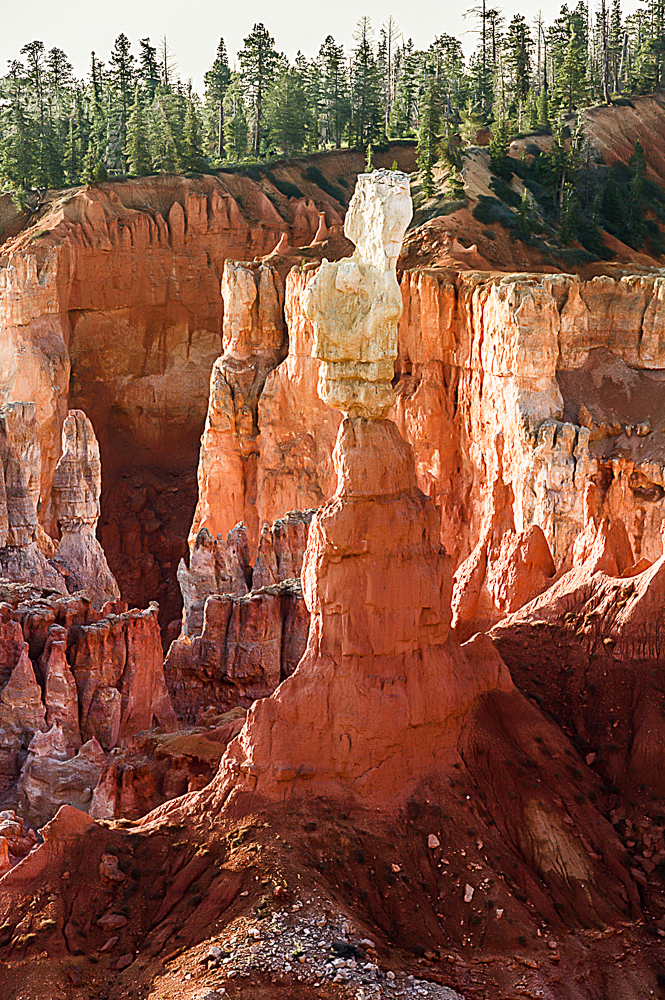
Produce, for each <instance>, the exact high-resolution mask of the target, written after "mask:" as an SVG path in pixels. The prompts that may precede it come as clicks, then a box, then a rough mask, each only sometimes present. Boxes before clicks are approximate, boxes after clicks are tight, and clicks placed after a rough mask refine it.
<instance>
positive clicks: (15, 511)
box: [0, 402, 66, 592]
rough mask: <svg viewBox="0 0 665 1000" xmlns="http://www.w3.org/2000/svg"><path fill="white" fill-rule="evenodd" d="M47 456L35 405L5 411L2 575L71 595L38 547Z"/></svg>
mask: <svg viewBox="0 0 665 1000" xmlns="http://www.w3.org/2000/svg"><path fill="white" fill-rule="evenodd" d="M40 474H41V454H40V448H39V441H38V439H37V424H36V417H35V404H34V403H24V402H17V403H5V405H4V406H2V407H0V575H2V576H4V577H6V578H7V579H10V580H15V581H16V582H20V583H30V584H35V585H36V586H38V587H51V588H53V589H54V590H59V591H61V592H66V588H65V584H64V580H63V577H62V576H61V574H60V573H59V572H58V571H57V570H56V569H55V568H54V567H53V566H52V565H50V564H49V563H48V562H47V559H46V557H45V556H44V554H43V553H42V551H41V549H40V548H39V545H38V540H39V538H40V532H39V525H38V521H37V505H38V503H39V487H40Z"/></svg>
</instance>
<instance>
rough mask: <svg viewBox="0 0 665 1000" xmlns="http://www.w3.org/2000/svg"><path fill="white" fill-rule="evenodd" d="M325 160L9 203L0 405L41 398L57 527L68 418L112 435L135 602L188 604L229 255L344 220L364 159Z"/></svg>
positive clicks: (298, 240) (109, 550) (113, 514)
mask: <svg viewBox="0 0 665 1000" xmlns="http://www.w3.org/2000/svg"><path fill="white" fill-rule="evenodd" d="M414 155H415V154H414V146H413V144H395V145H394V146H391V147H390V148H389V149H388V150H386V151H385V152H384V153H381V154H379V156H378V159H380V160H381V161H382V162H383V161H384V160H386V161H387V162H388V163H390V162H392V159H393V158H397V160H398V161H399V162H400V164H403V165H404V166H405V168H406V169H413V168H414V166H415V161H414ZM313 162H314V161H313ZM315 162H316V170H314V168H313V167H311V168H310V167H308V165H307V164H305V163H302V164H299V163H297V162H294V163H290V164H289V163H287V164H284V165H276V166H275V167H273V168H272V170H264V169H258V168H257V169H256V170H255V171H254V172H253V173H252V176H251V177H250V176H249V174H246V173H244V172H238V173H233V172H230V171H228V172H220V173H219V174H217V175H213V174H211V175H200V176H198V177H196V176H193V177H189V178H185V177H178V176H156V177H148V178H135V179H131V180H130V179H117V180H114V181H110V182H108V183H103V184H99V185H95V186H91V187H86V188H73V189H69V190H65V191H55V192H47V193H46V194H45V195H44V197H43V199H42V203H41V207H39V209H38V210H37V211H36V213H35V214H34V215H33V216H32V218H30V217H28V215H27V214H26V213H23V214H21V213H16V212H15V211H14V210H13V208H12V206H11V205H7V206H4V207H3V212H2V213H0V237H1V238H3V239H4V241H5V242H4V243H2V244H0V329H1V330H2V337H1V338H0V403H3V402H11V401H28V402H34V403H35V410H36V419H37V425H38V434H39V440H40V445H41V452H42V469H41V484H40V501H41V503H40V522H41V523H42V524H43V526H44V527H45V528H46V530H47V531H48V532H50V533H51V534H55V533H56V531H57V529H56V520H55V514H54V511H53V509H52V507H51V501H50V496H51V484H52V480H53V474H54V470H55V466H56V464H57V461H58V458H59V455H60V450H61V445H60V434H61V429H62V424H63V421H64V419H65V417H66V415H67V411H68V409H69V408H70V407H71V408H77V409H81V410H83V411H84V412H85V413H86V414H87V416H88V417H89V419H90V420H91V422H92V425H93V428H94V430H95V432H96V434H97V437H98V439H99V445H100V451H101V459H102V467H103V470H104V478H103V493H102V503H101V508H102V513H101V519H100V529H99V533H100V539H101V541H102V544H103V547H104V550H105V551H106V554H107V556H108V559H109V564H110V567H111V570H112V572H113V573H114V574H115V575H116V577H117V579H118V582H119V585H120V588H121V590H122V593H123V597H124V598H125V599H126V600H127V601H128V602H129V603H130V604H133V605H137V604H142V605H145V603H146V601H147V600H148V599H149V598H155V599H157V600H158V601H159V603H160V620H161V622H162V625H165V624H167V623H168V622H169V621H170V620H172V619H173V618H175V617H177V615H178V614H179V610H180V594H179V589H178V585H177V582H176V578H175V570H176V566H177V563H178V560H179V559H180V557H181V556H182V555H183V554H184V552H185V551H186V542H185V540H186V537H187V532H188V530H189V528H190V525H191V522H192V516H193V511H194V507H195V505H196V454H197V451H198V445H199V440H200V436H201V432H202V430H203V425H204V420H205V414H206V407H207V402H208V391H209V381H210V372H211V369H212V366H213V363H214V361H215V359H216V358H217V357H218V356H219V354H220V352H221V350H222V317H223V303H222V299H221V295H220V282H221V278H222V272H223V267H224V262H225V260H226V259H227V258H231V259H237V260H251V259H253V258H255V257H261V256H263V255H265V254H267V253H270V252H271V251H272V250H274V249H275V247H276V246H277V245H278V244H279V243H280V241H281V240H282V238H283V237H286V238H287V243H290V244H291V245H292V246H306V245H307V244H309V243H311V241H312V240H313V239H315V238H316V237H317V233H318V234H319V235H320V233H321V231H322V230H321V228H320V226H321V221H322V219H323V229H324V230H325V228H326V226H327V227H330V228H331V230H332V231H333V232H334V231H335V228H336V227H338V226H339V225H340V223H341V222H342V219H343V216H344V211H345V200H346V199H348V197H349V196H350V193H351V191H352V189H353V183H354V181H355V176H356V174H357V173H358V171H360V170H362V169H363V162H364V161H363V155H362V153H356V152H355V151H353V150H340V151H331V152H330V153H327V154H324V155H322V156H320V157H316V158H315ZM317 181H319V182H320V183H321V184H322V185H323V187H320V186H319V184H318V183H317ZM287 183H288V184H289V185H290V187H288V188H285V185H286V184H287ZM284 189H286V190H289V191H290V193H291V194H293V193H294V192H298V193H299V195H300V196H296V197H289V196H286V195H284V194H283V193H282V192H283V190H284ZM3 205H4V203H3ZM5 209H6V211H5ZM291 506H294V505H293V504H292V505H291ZM306 506H311V504H309V505H306ZM286 509H288V508H287V507H282V508H281V509H280V510H279V511H278V512H277V513H278V515H279V514H282V513H284V511H285V510H286ZM259 527H260V526H259Z"/></svg>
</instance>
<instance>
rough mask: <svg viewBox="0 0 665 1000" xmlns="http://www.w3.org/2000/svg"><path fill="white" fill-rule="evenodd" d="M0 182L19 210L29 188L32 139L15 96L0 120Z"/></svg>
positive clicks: (29, 127)
mask: <svg viewBox="0 0 665 1000" xmlns="http://www.w3.org/2000/svg"><path fill="white" fill-rule="evenodd" d="M0 123H1V124H2V141H1V143H0V180H1V181H2V185H3V187H8V188H10V189H12V190H13V191H14V193H15V196H16V200H17V201H18V203H19V205H20V206H21V208H22V207H23V205H24V203H25V195H26V193H27V191H28V190H29V189H30V187H31V186H32V174H33V164H34V161H35V145H36V143H35V135H34V131H33V129H32V128H31V123H30V121H29V119H28V117H27V115H26V111H25V107H24V105H23V102H22V100H21V95H20V93H19V92H14V93H13V94H12V96H11V100H10V102H9V103H8V104H7V105H6V107H5V108H4V110H3V113H2V117H1V118H0Z"/></svg>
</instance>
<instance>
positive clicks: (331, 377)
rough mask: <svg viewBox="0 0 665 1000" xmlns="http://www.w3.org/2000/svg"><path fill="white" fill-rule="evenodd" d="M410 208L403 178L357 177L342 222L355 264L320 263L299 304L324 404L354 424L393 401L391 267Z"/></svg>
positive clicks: (395, 301) (395, 312)
mask: <svg viewBox="0 0 665 1000" xmlns="http://www.w3.org/2000/svg"><path fill="white" fill-rule="evenodd" d="M412 215H413V206H412V204H411V195H410V193H409V180H408V177H407V176H406V174H401V173H397V172H395V171H389V170H375V171H374V172H373V173H372V174H362V175H361V176H359V177H358V182H357V184H356V190H355V192H354V195H353V198H352V199H351V203H350V205H349V210H348V212H347V215H346V220H345V223H344V232H345V235H346V236H347V237H348V238H349V239H350V240H351V241H352V242H353V243H355V244H356V252H355V254H354V255H353V257H347V258H342V260H340V261H336V262H335V263H329V262H328V261H324V262H323V263H322V264H321V267H320V268H319V270H318V272H317V274H316V277H315V278H314V280H313V281H312V283H311V284H310V285H309V286H308V288H307V291H306V294H305V297H304V299H303V309H304V312H305V315H306V316H307V317H308V319H310V320H311V321H312V323H313V324H314V331H315V342H314V351H313V353H314V355H315V357H317V358H319V359H320V360H321V361H322V362H323V364H322V365H321V368H320V371H319V387H318V393H319V396H320V398H321V399H322V400H323V402H325V403H327V404H328V405H329V406H334V407H335V408H336V409H338V410H342V412H343V413H346V414H347V415H352V416H359V417H368V418H376V417H385V416H387V414H388V411H389V410H390V408H391V407H392V405H393V403H394V401H395V396H394V393H393V388H392V384H391V382H392V377H393V364H394V361H395V358H396V356H397V320H398V319H399V317H400V314H401V311H402V301H401V297H400V292H399V285H398V283H397V277H396V275H395V265H396V263H397V258H398V256H399V249H400V247H401V245H402V238H403V237H404V233H405V231H406V227H407V226H408V224H409V222H410V221H411V217H412Z"/></svg>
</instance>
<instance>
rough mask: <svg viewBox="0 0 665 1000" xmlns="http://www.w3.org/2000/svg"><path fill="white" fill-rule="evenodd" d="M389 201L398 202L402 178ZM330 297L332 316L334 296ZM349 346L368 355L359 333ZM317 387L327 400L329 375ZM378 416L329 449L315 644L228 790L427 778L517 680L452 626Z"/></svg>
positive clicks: (406, 453) (403, 463)
mask: <svg viewBox="0 0 665 1000" xmlns="http://www.w3.org/2000/svg"><path fill="white" fill-rule="evenodd" d="M398 176H399V175H398ZM361 190H362V185H361ZM406 193H407V197H408V181H406ZM383 195H384V192H383V191H382V190H381V189H379V190H375V191H374V194H373V197H374V199H375V200H376V202H377V206H376V207H377V211H378V208H379V207H380V208H381V212H380V213H379V214H380V215H381V217H382V218H390V206H389V205H388V207H386V206H385V205H383V204H382V198H383ZM370 197H372V195H371V193H370ZM392 197H393V198H395V200H396V202H397V206H398V208H399V206H400V204H401V199H402V197H403V191H402V189H401V187H398V186H396V187H395V190H394V191H393V193H392ZM409 202H410V198H409ZM373 214H374V213H373V212H370V213H369V215H370V218H371V217H372V216H373ZM395 215H396V216H399V217H400V218H402V216H404V217H406V213H405V212H402V213H400V212H399V211H397V210H396V211H395ZM389 228H390V227H389ZM400 239H401V236H400ZM376 240H379V241H381V242H382V243H383V245H384V250H385V255H386V257H387V258H388V260H390V258H392V257H393V256H396V254H393V249H394V243H393V241H392V229H390V231H389V232H388V233H386V232H385V231H384V229H380V230H379V232H378V234H377V233H374V239H373V240H371V241H369V242H368V244H367V245H364V244H361V243H360V241H359V246H358V266H359V268H360V267H365V266H367V267H372V266H373V261H374V260H375V259H376V255H377V252H378V251H377V248H376ZM324 267H325V265H324ZM313 287H315V286H313ZM348 294H349V297H348V299H347V300H346V301H347V303H348V309H349V311H350V318H351V319H354V318H355V317H354V306H355V310H356V311H357V314H358V316H360V317H363V316H365V314H366V312H367V301H366V296H365V294H364V293H363V290H362V289H361V288H360V286H358V287H357V288H356V290H355V292H353V290H351V289H350V290H349V292H348ZM315 300H316V302H317V309H318V310H320V312H318V313H317V319H316V322H317V324H318V335H319V344H318V345H317V349H316V353H317V354H318V355H320V356H327V354H328V346H327V344H328V343H330V344H331V345H332V346H333V348H334V345H335V343H336V340H337V332H338V331H337V330H336V329H333V330H331V329H330V327H329V322H328V320H329V316H327V315H326V312H325V310H326V303H328V299H327V298H326V296H325V295H324V294H323V293H321V294H318V293H317V296H316V299H315ZM328 304H329V309H330V313H331V314H332V315H335V314H336V311H337V304H336V299H335V296H332V297H331V298H330V300H329V303H328ZM352 326H353V323H351V327H352ZM387 328H389V323H388V324H387V325H386V328H384V329H382V330H380V331H377V332H376V338H377V340H381V338H382V336H383V334H385V332H386V329H387ZM366 334H367V335H368V336H370V335H371V330H370V328H367V329H366ZM347 346H348V349H349V353H351V354H355V357H356V358H358V355H361V356H362V355H363V351H364V349H365V348H364V344H362V343H361V342H360V340H359V339H357V340H355V341H353V340H352V339H350V341H349V344H348V345H347ZM390 367H391V369H392V362H391V364H390ZM367 382H369V383H370V384H371V382H372V380H371V379H365V378H358V377H356V378H354V379H350V380H348V382H347V383H346V384H345V386H344V396H345V398H344V405H343V406H341V405H340V401H339V400H336V403H335V405H340V408H343V409H344V410H345V411H348V412H350V413H352V414H355V413H356V403H358V405H360V407H361V409H362V408H363V407H365V405H366V400H367V388H366V384H367ZM319 392H320V395H321V396H322V397H324V398H328V396H329V385H328V384H327V383H326V381H325V380H324V381H322V382H320V383H319ZM370 412H374V413H375V414H376V415H377V417H378V418H379V419H367V418H366V417H364V416H352V417H345V419H344V421H343V423H342V425H341V427H340V430H339V434H338V439H337V444H336V446H335V450H334V453H333V462H334V466H335V470H336V473H337V491H336V493H335V495H334V496H333V498H332V499H331V500H329V501H328V502H327V503H326V504H325V505H324V506H323V507H322V508H321V510H319V511H318V512H317V513H316V514H315V516H314V518H313V521H312V524H311V526H310V531H309V536H308V545H307V551H306V555H305V561H304V565H303V571H302V581H303V589H304V592H305V599H306V602H307V607H308V609H309V611H310V613H311V615H312V619H311V623H310V632H309V641H308V645H307V650H306V652H305V655H304V656H303V658H302V660H301V661H300V663H299V665H298V668H297V669H296V671H295V673H294V674H293V675H292V676H291V677H290V678H287V680H286V681H284V683H283V684H282V685H281V686H280V687H279V689H278V690H277V691H276V692H275V694H274V695H273V696H272V697H271V698H266V699H263V700H261V701H259V702H256V703H255V704H254V705H253V706H252V708H251V709H250V712H249V716H248V720H247V723H246V724H245V726H244V727H243V729H242V731H241V733H240V735H239V736H238V738H237V739H236V740H235V741H234V742H233V743H232V744H231V745H230V746H229V749H228V751H227V754H226V755H225V757H224V759H223V761H222V765H221V768H220V775H219V778H218V784H219V786H220V787H224V789H225V791H224V792H223V793H222V794H225V795H228V794H229V792H230V791H231V789H233V788H234V786H235V790H236V791H237V790H239V789H241V788H243V787H244V788H245V790H249V789H251V790H252V791H257V792H258V793H259V794H260V795H262V796H268V797H270V798H282V797H284V796H285V795H289V794H294V793H295V794H298V792H299V791H301V790H304V789H307V793H310V794H311V792H312V790H313V789H316V791H317V792H318V793H321V792H322V791H326V792H327V793H329V794H339V793H340V790H341V789H342V788H344V789H346V790H349V789H352V790H353V791H354V792H356V793H358V794H360V795H364V796H368V797H377V798H383V799H385V798H390V797H392V796H394V795H395V794H399V793H400V792H403V790H404V789H405V788H407V787H408V786H409V785H410V784H411V782H413V781H414V780H416V777H417V775H422V771H423V766H425V767H426V766H427V765H424V764H423V757H422V748H423V746H430V745H432V746H433V744H432V741H433V740H434V741H435V743H436V748H437V749H436V751H434V756H435V755H436V753H445V752H446V748H448V749H450V748H451V747H452V746H453V745H454V744H455V742H456V740H457V738H458V737H459V733H460V727H461V724H462V722H463V720H464V719H465V717H466V716H467V715H468V713H469V712H470V710H471V708H472V706H473V704H474V702H475V700H476V698H477V697H478V695H479V694H480V693H481V692H482V691H487V690H494V689H497V688H498V689H503V690H506V691H510V690H511V688H512V684H511V681H510V678H509V677H508V675H507V672H506V671H505V668H504V666H503V663H502V662H501V660H500V658H498V657H496V656H494V655H493V653H492V651H491V650H490V649H489V647H488V645H487V643H485V645H483V643H482V641H481V642H479V643H478V644H477V646H478V649H477V650H476V649H474V650H473V652H472V654H471V656H470V657H469V658H467V656H466V655H465V654H464V653H463V652H462V650H461V649H460V647H459V645H458V644H457V642H456V641H455V639H454V638H453V637H452V636H451V635H450V634H449V625H450V566H449V563H448V561H447V559H446V556H445V553H444V551H443V550H442V549H441V547H440V545H439V541H438V523H437V515H436V511H435V508H434V505H433V504H432V502H431V501H430V500H429V499H428V498H427V497H426V496H424V494H423V493H422V492H421V491H420V490H419V489H418V487H417V485H416V474H415V464H414V458H413V451H412V449H411V448H410V446H409V445H408V444H407V443H406V442H405V441H404V439H403V438H402V437H401V435H400V433H399V431H398V429H397V427H396V425H395V424H394V423H393V422H392V421H390V420H385V419H381V418H380V414H381V413H382V408H381V407H378V408H376V409H374V410H370ZM435 734H436V735H435ZM429 752H430V753H432V751H429ZM430 760H431V758H430ZM296 789H297V791H296Z"/></svg>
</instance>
